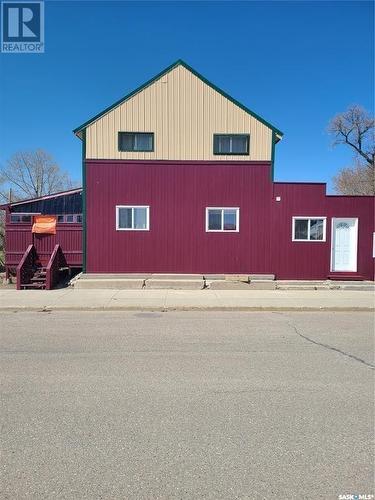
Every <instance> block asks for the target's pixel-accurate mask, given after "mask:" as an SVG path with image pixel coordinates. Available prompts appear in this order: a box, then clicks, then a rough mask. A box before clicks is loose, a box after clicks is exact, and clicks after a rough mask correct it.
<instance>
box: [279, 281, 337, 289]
mask: <svg viewBox="0 0 375 500" xmlns="http://www.w3.org/2000/svg"><path fill="white" fill-rule="evenodd" d="M328 288H329V287H328V283H327V282H326V281H321V280H311V281H306V280H279V281H277V282H276V289H277V290H327V289H328Z"/></svg>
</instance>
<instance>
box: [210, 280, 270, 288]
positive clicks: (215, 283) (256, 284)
mask: <svg viewBox="0 0 375 500" xmlns="http://www.w3.org/2000/svg"><path fill="white" fill-rule="evenodd" d="M206 286H207V288H210V289H212V290H275V288H276V282H275V281H268V280H263V281H260V280H259V281H251V282H247V283H246V282H244V281H231V280H211V281H210V280H206Z"/></svg>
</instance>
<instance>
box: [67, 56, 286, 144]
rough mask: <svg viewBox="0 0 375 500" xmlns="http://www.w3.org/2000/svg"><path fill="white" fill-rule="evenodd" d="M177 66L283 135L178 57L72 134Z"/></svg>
mask: <svg viewBox="0 0 375 500" xmlns="http://www.w3.org/2000/svg"><path fill="white" fill-rule="evenodd" d="M177 66H183V67H184V68H185V69H187V70H188V71H190V72H191V73H193V75H195V76H196V77H197V78H199V79H200V80H201V81H202V82H203V83H205V84H206V85H208V86H209V87H211V88H212V89H214V90H216V92H218V93H219V94H221V95H222V96H223V97H225V98H226V99H228V100H229V101H231V102H232V103H233V104H235V105H236V106H238V107H239V108H241V109H242V110H243V111H245V112H246V113H248V114H249V115H251V116H252V117H253V118H255V119H257V120H258V121H260V122H261V123H263V125H265V126H266V127H268V128H270V129H271V130H272V131H273V132H275V134H277V135H278V136H280V138H281V137H282V136H283V133H282V132H281V130H279V129H277V128H276V127H274V126H273V125H271V124H270V123H269V122H267V121H266V120H264V119H263V118H262V117H261V116H259V115H257V114H256V113H254V111H251V109H249V108H247V107H246V106H244V105H243V104H241V103H240V102H239V101H237V100H236V99H234V98H233V97H232V96H230V95H229V94H227V93H226V92H224V90H222V89H220V88H219V87H217V86H216V85H214V84H213V83H211V82H210V81H209V80H207V78H205V77H204V76H202V75H201V74H200V73H198V72H197V71H195V69H193V68H192V67H191V66H189V65H188V64H186V63H185V62H184V61H183V60H182V59H178V60H177V61H176V62H174V63H173V64H171V65H170V66H168V67H167V68H165V69H164V70H163V71H161V72H160V73H158V74H157V75H156V76H154V77H153V78H151V79H150V80H148V81H147V82H146V83H144V84H143V85H141V86H140V87H138V88H136V89H135V90H133V91H132V92H130V93H129V94H127V95H126V96H124V97H122V98H121V99H119V100H118V101H116V102H115V103H114V104H112V105H111V106H108V108H105V109H104V110H103V111H101V112H100V113H98V114H97V115H95V116H94V117H93V118H90V120H87V121H86V122H85V123H82V125H80V126H79V127H77V128H75V129H74V130H73V132H74V134H77V135H78V134H79V133H80V132H81V131H82V130H83V129H85V128H86V127H87V126H88V125H90V124H91V123H92V122H94V121H96V120H98V119H99V118H100V117H102V116H103V115H105V114H106V113H108V112H109V111H111V110H112V109H114V108H116V107H117V106H119V105H120V104H122V103H123V102H125V101H127V100H129V99H130V98H131V97H133V96H134V95H135V94H138V93H139V92H141V91H142V90H143V89H145V88H146V87H149V86H150V85H152V84H153V83H154V82H155V81H156V80H159V78H161V77H162V76H164V75H165V74H166V73H169V72H170V71H171V70H172V69H174V68H176V67H177Z"/></svg>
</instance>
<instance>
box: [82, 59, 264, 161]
mask: <svg viewBox="0 0 375 500" xmlns="http://www.w3.org/2000/svg"><path fill="white" fill-rule="evenodd" d="M120 131H121V132H154V134H155V136H154V151H153V152H148V153H136V152H120V151H118V143H117V141H118V132H120ZM216 133H227V134H228V133H246V134H250V155H249V156H229V155H220V156H218V155H214V154H213V134H216ZM271 150H272V131H271V129H270V128H269V127H267V126H266V125H263V123H261V122H260V121H258V120H257V119H256V118H254V117H252V116H250V115H249V114H248V113H246V112H245V111H244V110H242V109H241V108H239V107H238V106H236V105H235V104H234V103H232V102H231V101H229V100H228V99H227V98H225V97H224V96H222V95H221V94H220V93H219V92H217V91H216V90H214V89H213V88H211V87H210V86H208V85H207V84H205V83H204V82H203V81H202V80H200V79H199V78H198V77H197V76H195V75H194V74H193V73H191V72H190V71H188V70H187V69H186V68H184V67H183V66H177V67H175V68H174V69H172V70H171V71H170V72H169V73H167V74H165V75H164V76H162V77H161V78H160V79H159V80H157V81H155V82H154V83H152V84H151V85H150V86H149V87H146V88H145V89H143V90H142V91H141V92H139V93H138V94H136V95H134V96H133V97H132V98H130V99H129V100H128V101H125V102H123V103H122V104H120V105H119V106H117V107H116V108H114V109H112V110H111V111H109V112H108V113H107V114H105V115H103V116H102V117H101V118H99V119H98V120H96V121H95V122H93V123H92V124H91V125H89V126H88V127H87V129H86V157H87V158H93V159H132V160H228V159H230V160H236V161H238V160H245V161H248V160H257V161H259V160H271Z"/></svg>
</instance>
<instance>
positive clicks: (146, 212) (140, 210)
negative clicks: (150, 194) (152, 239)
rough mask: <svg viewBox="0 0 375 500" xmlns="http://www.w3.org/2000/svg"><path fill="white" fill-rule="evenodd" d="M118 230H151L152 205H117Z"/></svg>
mask: <svg viewBox="0 0 375 500" xmlns="http://www.w3.org/2000/svg"><path fill="white" fill-rule="evenodd" d="M116 230H117V231H149V230H150V207H149V206H147V205H117V206H116Z"/></svg>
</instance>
